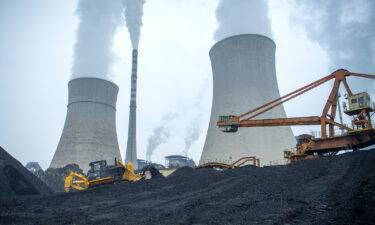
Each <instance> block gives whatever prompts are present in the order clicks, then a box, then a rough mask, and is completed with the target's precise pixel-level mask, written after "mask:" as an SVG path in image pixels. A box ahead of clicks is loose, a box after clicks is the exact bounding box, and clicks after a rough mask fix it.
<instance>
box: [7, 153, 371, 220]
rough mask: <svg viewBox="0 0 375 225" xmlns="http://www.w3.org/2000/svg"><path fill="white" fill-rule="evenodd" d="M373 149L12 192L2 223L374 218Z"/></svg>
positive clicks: (184, 169) (181, 170) (185, 169)
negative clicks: (63, 189)
mask: <svg viewBox="0 0 375 225" xmlns="http://www.w3.org/2000/svg"><path fill="white" fill-rule="evenodd" d="M374 187H375V150H372V151H358V152H354V153H347V154H343V155H339V156H335V157H329V158H328V157H327V158H319V159H310V160H305V161H301V162H297V163H293V164H290V165H286V166H272V167H264V168H257V167H253V166H246V167H242V168H237V169H233V170H228V171H215V170H213V169H201V170H194V169H192V168H188V167H185V168H181V169H179V170H177V171H176V172H174V173H173V174H172V175H170V176H169V177H167V178H159V179H152V180H146V181H139V182H135V183H130V182H129V183H122V184H116V185H107V186H101V187H98V188H94V189H91V190H88V191H80V192H73V193H58V194H52V195H49V196H44V197H43V196H42V197H41V196H39V197H35V196H34V197H17V198H9V199H7V200H5V201H2V202H1V203H0V221H1V224H150V225H155V224H196V225H198V224H375V214H374V212H375V194H374V190H375V188H374Z"/></svg>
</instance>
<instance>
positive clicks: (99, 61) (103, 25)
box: [72, 0, 122, 78]
mask: <svg viewBox="0 0 375 225" xmlns="http://www.w3.org/2000/svg"><path fill="white" fill-rule="evenodd" d="M76 14H77V15H78V16H79V25H78V30H77V34H76V35H77V40H76V43H75V46H74V61H73V66H72V78H77V77H87V76H90V77H99V78H108V76H109V73H110V71H109V67H110V64H111V62H112V60H113V57H114V54H113V53H112V51H111V48H112V43H113V38H114V34H115V32H116V28H117V27H118V25H120V24H121V23H122V19H121V18H122V5H121V1H120V0H111V1H103V0H80V1H79V2H78V8H77V11H76Z"/></svg>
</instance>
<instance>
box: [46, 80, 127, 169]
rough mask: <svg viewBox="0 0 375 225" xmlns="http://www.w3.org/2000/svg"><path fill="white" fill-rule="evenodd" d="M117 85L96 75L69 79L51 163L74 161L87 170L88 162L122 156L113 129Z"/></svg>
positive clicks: (110, 160)
mask: <svg viewBox="0 0 375 225" xmlns="http://www.w3.org/2000/svg"><path fill="white" fill-rule="evenodd" d="M117 93H118V87H117V86H116V85H115V84H114V83H112V82H109V81H107V80H103V79H98V78H77V79H73V80H71V81H70V82H69V101H68V112H67V115H66V120H65V126H64V130H63V133H62V135H61V138H60V142H59V144H58V146H57V150H56V152H55V155H54V156H53V159H52V162H51V165H50V167H64V166H65V165H67V164H71V163H75V164H78V165H79V167H80V168H82V169H83V170H84V171H87V170H88V168H89V163H90V162H93V161H97V160H103V159H104V160H107V163H108V164H113V163H114V160H115V158H116V159H117V160H121V155H120V150H119V146H118V142H117V133H116V100H117Z"/></svg>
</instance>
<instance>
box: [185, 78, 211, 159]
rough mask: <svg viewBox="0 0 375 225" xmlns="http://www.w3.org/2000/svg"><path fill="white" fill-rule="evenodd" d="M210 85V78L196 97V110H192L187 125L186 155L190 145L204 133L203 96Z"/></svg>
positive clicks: (194, 105)
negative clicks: (202, 119)
mask: <svg viewBox="0 0 375 225" xmlns="http://www.w3.org/2000/svg"><path fill="white" fill-rule="evenodd" d="M207 85H208V80H206V82H205V84H204V85H203V88H201V91H200V93H199V94H198V96H197V98H196V99H195V102H194V104H193V107H192V109H194V111H193V112H192V113H193V115H192V120H191V122H189V124H188V126H187V127H186V133H185V138H184V142H185V148H184V151H183V154H184V156H188V153H189V150H190V147H191V146H192V145H193V144H194V143H195V142H196V141H197V140H198V139H199V137H200V135H201V133H202V127H201V124H202V123H201V118H202V115H203V110H202V106H201V103H202V98H203V96H204V94H205V91H206V87H207Z"/></svg>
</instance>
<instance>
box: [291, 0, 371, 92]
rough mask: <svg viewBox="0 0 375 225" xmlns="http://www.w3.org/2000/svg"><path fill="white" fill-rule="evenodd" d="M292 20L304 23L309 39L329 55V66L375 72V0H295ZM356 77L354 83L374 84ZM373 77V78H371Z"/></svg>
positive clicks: (355, 84)
mask: <svg viewBox="0 0 375 225" xmlns="http://www.w3.org/2000/svg"><path fill="white" fill-rule="evenodd" d="M292 3H293V5H294V10H293V11H292V14H291V18H290V19H291V22H292V23H297V24H302V25H303V26H304V27H305V30H306V32H307V35H308V37H309V38H310V39H312V40H314V41H316V42H317V43H319V44H320V45H321V46H322V47H323V48H325V50H326V51H327V53H328V55H329V56H330V61H331V65H330V70H332V71H333V70H336V69H338V68H344V69H348V70H350V71H352V72H358V73H369V74H374V73H375V29H374V27H375V24H374V23H375V1H373V0H356V1H353V0H330V1H327V0H298V1H296V0H292ZM368 81H369V80H367V79H361V78H354V79H353V83H354V87H357V88H361V89H362V90H364V89H366V88H369V89H370V90H369V91H371V89H372V88H373V86H372V85H371V82H370V84H368V83H369V82H368ZM370 81H371V80H370Z"/></svg>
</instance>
